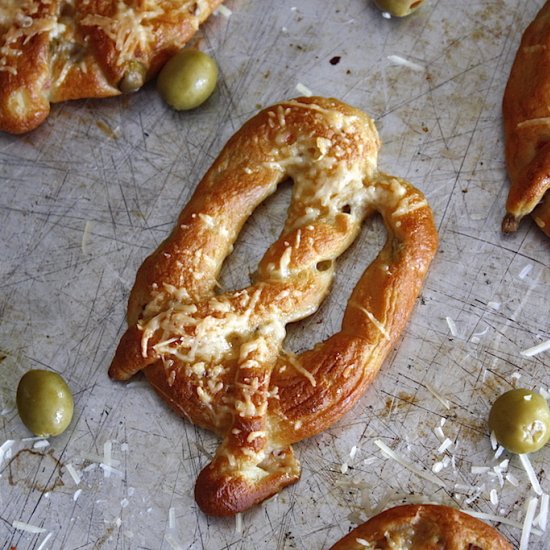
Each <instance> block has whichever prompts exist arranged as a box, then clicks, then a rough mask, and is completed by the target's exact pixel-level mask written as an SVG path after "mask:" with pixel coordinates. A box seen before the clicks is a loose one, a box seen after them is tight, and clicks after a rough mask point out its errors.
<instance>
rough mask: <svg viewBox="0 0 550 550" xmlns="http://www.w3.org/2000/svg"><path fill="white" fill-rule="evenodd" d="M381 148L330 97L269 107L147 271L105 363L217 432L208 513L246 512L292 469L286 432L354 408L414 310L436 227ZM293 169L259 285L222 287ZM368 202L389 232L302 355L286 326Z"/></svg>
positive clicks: (292, 435) (372, 133)
mask: <svg viewBox="0 0 550 550" xmlns="http://www.w3.org/2000/svg"><path fill="white" fill-rule="evenodd" d="M378 147H379V139H378V134H377V132H376V128H375V126H374V123H373V122H372V120H371V119H370V118H369V117H368V116H367V115H366V114H364V113H363V112H361V111H359V110H357V109H354V108H353V107H350V106H348V105H346V104H344V103H342V102H340V101H338V100H335V99H325V98H298V99H296V100H291V101H287V102H283V103H281V104H278V105H274V106H272V107H269V108H268V109H265V110H263V111H262V112H260V113H259V114H258V115H256V116H255V117H253V118H252V119H251V120H249V121H248V122H247V123H246V124H245V125H244V126H243V127H242V128H241V130H239V131H238V132H237V133H236V134H235V135H234V136H233V137H232V138H231V139H230V140H229V142H228V143H227V145H226V146H225V147H224V149H223V150H222V152H221V153H220V155H219V157H218V158H217V159H216V160H215V161H214V163H213V165H212V167H211V168H210V169H209V170H208V172H207V173H206V175H205V176H204V178H203V180H202V181H201V182H200V184H199V185H198V187H197V189H196V191H195V193H194V194H193V196H192V198H191V199H190V201H189V202H188V204H187V205H186V206H185V208H184V209H183V211H182V213H181V214H180V216H179V219H178V222H177V224H176V227H175V228H174V230H173V231H172V233H171V234H170V236H169V237H168V238H167V239H166V240H165V241H164V242H163V243H162V244H161V246H160V247H159V248H158V249H157V250H156V251H155V252H154V253H153V254H152V255H151V256H150V257H149V258H147V259H146V260H145V262H144V263H143V265H142V267H141V268H140V269H139V271H138V274H137V277H136V282H135V285H134V288H133V289H132V292H131V295H130V299H129V307H128V322H129V329H128V331H127V332H126V334H125V335H124V336H123V337H122V339H121V342H120V344H119V347H118V349H117V351H116V354H115V357H114V359H113V362H112V365H111V367H110V369H109V374H110V376H111V377H112V378H114V379H118V380H126V379H128V378H130V377H131V376H132V375H133V374H135V373H136V372H138V371H139V370H142V369H144V372H145V375H146V376H147V378H148V380H149V382H150V383H151V384H152V386H153V387H154V388H155V389H156V390H157V392H158V393H159V394H160V395H161V396H162V397H163V399H165V400H166V401H167V402H168V404H169V405H170V406H171V407H172V408H174V409H175V410H176V411H177V412H179V413H180V414H182V415H183V416H185V417H186V418H188V419H189V420H191V421H192V422H193V423H195V424H197V425H199V426H202V427H204V428H206V429H210V430H212V431H214V432H215V433H216V434H218V435H219V436H220V437H221V438H222V443H221V445H220V447H219V448H218V451H217V453H216V456H215V457H214V459H213V460H212V462H211V463H210V464H209V465H207V466H206V467H205V468H204V469H203V471H202V472H201V474H200V475H199V478H198V480H197V484H196V488H195V496H196V499H197V502H198V503H199V505H200V507H201V508H202V509H203V511H205V512H206V513H208V514H213V515H229V514H234V513H237V512H240V511H242V510H245V509H247V508H249V507H250V506H252V505H254V504H256V503H258V502H261V501H262V500H264V499H266V498H268V497H269V496H272V495H273V494H275V493H276V492H278V491H279V490H280V489H281V488H282V487H284V486H286V485H288V484H290V483H294V482H295V481H297V479H298V477H299V471H300V469H299V464H298V462H297V461H296V459H295V458H294V455H293V453H292V449H291V447H290V445H291V444H292V443H295V442H297V441H300V440H302V439H304V438H306V437H310V436H312V435H314V434H317V433H319V432H321V431H323V430H324V429H326V428H327V427H328V426H330V425H332V424H333V423H334V422H336V421H337V420H338V419H339V418H340V417H341V416H342V415H343V414H344V413H345V412H346V411H347V410H349V408H350V407H351V406H352V405H353V404H354V403H355V402H356V400H357V399H358V398H359V397H360V396H361V395H362V394H363V393H364V391H365V389H366V388H367V386H368V384H369V383H370V381H371V380H372V379H373V378H374V376H375V375H376V373H377V372H378V370H379V368H380V366H381V364H382V361H383V360H384V358H385V357H386V355H387V354H388V352H389V351H390V350H391V349H392V347H393V346H394V345H395V343H396V341H397V339H398V338H399V336H400V334H401V332H402V330H403V328H404V326H405V324H406V322H407V319H408V317H409V315H410V314H411V311H412V309H413V307H414V303H415V300H416V298H417V296H418V294H419V292H420V289H421V285H422V282H423V280H424V278H425V276H426V273H427V270H428V266H429V264H430V262H431V260H432V258H433V256H434V254H435V250H436V246H437V234H436V230H435V227H434V222H433V217H432V213H431V210H430V208H429V206H428V204H427V202H426V200H425V198H424V197H423V195H422V194H421V193H420V192H419V191H418V190H417V189H415V188H414V187H413V186H412V185H410V184H409V183H408V182H405V181H404V180H402V179H399V178H396V177H393V176H388V175H385V174H382V173H380V172H378V171H377V152H378ZM288 178H291V179H292V180H293V182H294V186H293V196H292V202H291V205H290V207H289V211H288V218H287V220H286V223H285V226H284V228H283V231H282V234H281V236H280V238H279V239H278V240H277V241H276V242H275V243H273V244H272V245H271V246H270V248H269V249H268V250H267V252H266V253H265V255H264V257H263V259H262V260H261V261H260V264H259V266H258V270H257V273H256V276H255V282H254V284H252V285H251V286H250V287H248V288H244V289H241V290H237V291H231V292H225V293H221V294H216V292H215V285H216V280H217V277H218V275H219V273H220V269H221V266H222V264H223V261H224V259H225V258H226V256H227V255H229V254H230V252H231V250H232V246H233V243H234V241H235V240H236V238H237V236H238V233H239V231H240V229H241V227H242V225H243V224H244V222H245V221H246V219H247V218H248V217H249V216H250V214H251V213H252V212H253V210H254V209H255V208H256V206H258V204H260V203H261V202H262V201H263V200H264V199H265V198H266V197H267V196H269V195H270V194H271V193H273V192H274V191H275V189H276V187H277V185H278V183H280V182H282V181H284V180H286V179H288ZM374 212H379V213H380V214H381V215H382V217H383V220H384V223H385V225H386V228H387V232H388V237H387V241H386V244H385V245H384V247H383V249H382V250H381V251H380V253H379V254H378V256H377V258H376V259H375V260H374V261H373V262H372V263H371V264H370V265H369V266H368V268H367V269H366V271H365V273H364V274H363V276H362V277H361V279H360V280H359V282H358V283H357V285H356V287H355V289H354V291H353V293H352V295H351V297H350V299H349V302H348V305H347V308H346V311H345V314H344V318H343V322H342V329H341V331H340V332H338V333H336V334H334V335H333V336H332V337H330V338H329V339H328V340H326V341H325V342H323V343H321V344H318V345H317V346H315V347H314V348H313V349H311V350H309V351H306V352H304V353H302V354H300V355H294V354H292V353H290V352H286V351H284V350H283V348H282V344H283V340H284V337H285V325H286V324H288V323H289V322H293V321H297V320H299V319H302V318H304V317H306V316H308V315H311V314H312V313H313V312H314V311H316V309H317V308H318V306H319V305H320V303H321V302H322V300H323V298H324V297H325V296H326V294H327V293H328V291H329V288H330V285H331V282H332V279H333V272H334V264H335V261H336V258H337V257H338V256H339V255H340V254H342V253H343V252H344V251H345V250H346V249H347V248H348V247H349V246H350V244H351V243H352V242H353V240H354V239H355V237H356V236H357V234H358V232H359V229H360V227H361V224H362V222H363V220H364V219H365V218H366V217H368V216H370V215H371V214H373V213H374Z"/></svg>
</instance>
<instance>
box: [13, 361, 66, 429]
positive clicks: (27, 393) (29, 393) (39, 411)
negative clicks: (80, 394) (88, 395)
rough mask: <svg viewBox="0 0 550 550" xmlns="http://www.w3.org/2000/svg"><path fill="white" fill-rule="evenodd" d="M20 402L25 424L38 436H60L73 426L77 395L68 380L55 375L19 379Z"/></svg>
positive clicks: (28, 375) (35, 373)
mask: <svg viewBox="0 0 550 550" xmlns="http://www.w3.org/2000/svg"><path fill="white" fill-rule="evenodd" d="M16 401H17V410H18V412H19V416H20V417H21V420H22V421H23V424H25V426H27V428H28V429H29V430H30V431H31V432H32V433H33V434H35V435H38V436H41V437H50V436H54V435H59V434H60V433H62V432H64V431H65V430H66V429H67V427H68V425H69V424H70V423H71V419H72V417H73V409H74V403H73V396H72V394H71V390H70V389H69V386H67V383H66V382H65V380H63V378H62V377H61V376H60V375H59V374H57V373H55V372H51V371H47V370H30V371H28V372H26V373H25V374H24V375H23V376H22V377H21V380H19V384H18V386H17V396H16Z"/></svg>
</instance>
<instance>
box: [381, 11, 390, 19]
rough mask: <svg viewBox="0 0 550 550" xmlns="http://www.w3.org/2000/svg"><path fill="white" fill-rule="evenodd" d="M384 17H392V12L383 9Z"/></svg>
mask: <svg viewBox="0 0 550 550" xmlns="http://www.w3.org/2000/svg"><path fill="white" fill-rule="evenodd" d="M382 17H383V18H384V19H391V13H390V12H389V11H383V12H382Z"/></svg>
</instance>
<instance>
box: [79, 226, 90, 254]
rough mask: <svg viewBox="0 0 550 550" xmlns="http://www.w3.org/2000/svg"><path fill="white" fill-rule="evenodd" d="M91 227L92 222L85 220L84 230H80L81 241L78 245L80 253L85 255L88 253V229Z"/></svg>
mask: <svg viewBox="0 0 550 550" xmlns="http://www.w3.org/2000/svg"><path fill="white" fill-rule="evenodd" d="M91 229H92V222H91V221H89V220H88V221H87V222H86V223H85V224H84V231H83V232H82V242H81V244H80V247H81V249H82V254H84V255H86V254H87V253H88V242H89V241H90V231H91Z"/></svg>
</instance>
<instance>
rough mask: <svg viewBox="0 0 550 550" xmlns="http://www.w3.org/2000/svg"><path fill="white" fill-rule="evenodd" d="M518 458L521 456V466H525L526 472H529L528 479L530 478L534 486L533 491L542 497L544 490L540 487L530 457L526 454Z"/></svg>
mask: <svg viewBox="0 0 550 550" xmlns="http://www.w3.org/2000/svg"><path fill="white" fill-rule="evenodd" d="M518 456H519V461H520V462H521V465H522V466H523V468H524V470H525V471H526V472H527V477H528V478H529V481H530V482H531V485H532V486H533V491H535V493H536V494H537V495H542V489H541V487H540V483H539V480H538V478H537V474H536V473H535V470H534V469H533V466H532V464H531V461H530V460H529V456H528V455H526V454H520V455H518Z"/></svg>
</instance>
